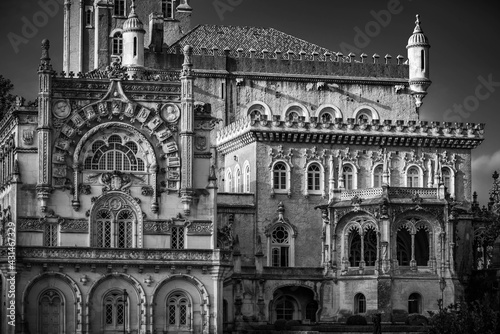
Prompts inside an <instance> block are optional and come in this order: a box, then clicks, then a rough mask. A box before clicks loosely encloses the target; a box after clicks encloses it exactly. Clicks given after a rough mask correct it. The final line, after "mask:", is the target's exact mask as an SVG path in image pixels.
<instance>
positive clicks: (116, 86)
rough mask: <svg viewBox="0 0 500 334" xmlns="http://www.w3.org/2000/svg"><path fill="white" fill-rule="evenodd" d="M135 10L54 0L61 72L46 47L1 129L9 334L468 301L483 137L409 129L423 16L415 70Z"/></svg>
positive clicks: (419, 77) (119, 3) (202, 324)
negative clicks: (34, 88) (474, 172)
mask: <svg viewBox="0 0 500 334" xmlns="http://www.w3.org/2000/svg"><path fill="white" fill-rule="evenodd" d="M136 2H137V3H138V4H139V3H140V6H137V7H136V5H135V3H134V1H129V0H115V1H90V0H85V1H80V2H79V3H78V2H77V1H70V0H67V1H65V5H64V6H65V7H64V10H65V22H64V64H63V68H64V72H62V73H60V74H56V73H55V72H54V71H53V69H52V64H51V61H50V57H49V42H48V41H44V42H43V43H42V57H41V62H40V65H39V68H38V77H39V83H40V84H39V97H38V102H37V104H36V105H34V106H24V105H23V103H22V101H19V103H18V105H17V107H16V108H15V109H14V110H12V111H11V112H10V113H9V114H8V116H7V117H5V118H4V119H3V120H2V121H1V123H0V143H1V150H0V162H1V163H0V167H1V172H0V177H1V179H0V180H1V181H2V187H1V193H0V205H1V209H2V211H1V212H2V231H3V236H4V238H3V240H2V242H3V246H2V248H1V251H2V253H1V259H2V262H3V263H5V265H4V267H3V270H2V287H3V294H2V303H3V305H9V303H10V300H11V299H9V298H10V297H9V296H8V293H7V292H8V286H9V283H8V281H7V278H9V277H10V275H15V279H16V289H17V291H16V298H15V305H16V314H17V316H16V324H17V325H16V327H15V328H13V327H12V326H8V324H7V323H6V322H5V320H4V319H8V318H7V315H8V314H9V310H7V309H6V308H4V309H3V311H2V312H3V313H4V314H2V320H1V321H2V322H1V326H2V329H1V331H2V332H5V333H14V330H15V332H16V333H122V332H123V331H124V330H125V331H126V332H130V333H171V332H172V333H183V332H186V333H187V332H192V333H221V332H222V331H223V330H225V331H233V330H238V329H245V328H248V327H250V326H255V325H262V324H267V323H273V322H274V321H276V320H277V319H287V320H292V319H293V320H299V321H301V322H302V323H304V324H307V323H331V322H341V321H344V320H345V319H346V317H348V316H349V315H351V314H363V315H369V314H370V313H374V312H382V313H383V320H384V321H399V320H400V319H401V317H400V316H401V315H403V316H404V314H407V313H421V314H426V312H425V311H427V310H435V309H437V299H438V298H439V296H443V298H444V299H445V302H446V303H449V302H452V301H454V300H455V299H456V298H457V297H458V296H459V295H460V294H461V293H462V290H463V285H462V282H461V280H460V279H461V277H462V276H461V274H460V273H461V270H462V269H463V268H464V266H467V265H470V263H469V262H470V261H469V259H468V257H467V256H465V255H464V254H467V252H469V251H470V250H471V249H472V244H471V243H465V242H464V241H465V240H468V239H467V236H468V234H469V233H470V228H462V227H463V226H466V227H467V226H469V227H470V224H471V223H470V217H468V216H467V215H466V214H463V212H465V211H461V210H460V208H462V207H463V209H467V207H468V206H470V202H471V150H472V149H473V148H475V147H476V146H477V145H479V144H480V143H481V141H482V140H483V125H481V124H478V125H475V124H469V123H468V124H462V123H456V124H451V123H444V124H443V123H438V122H431V123H429V122H426V121H421V120H420V119H419V113H418V111H419V107H420V106H421V104H422V100H423V98H424V97H425V95H426V92H427V88H428V87H429V85H430V83H431V82H430V79H429V47H430V46H429V43H428V40H427V38H426V36H425V35H424V33H423V32H422V29H421V27H420V22H419V20H418V18H417V22H416V24H415V28H414V32H413V34H411V36H410V39H409V41H408V45H407V46H406V47H407V49H408V56H407V58H408V59H407V60H406V61H405V58H404V57H403V56H400V55H398V56H397V57H395V59H394V60H392V59H391V56H389V55H386V56H385V57H384V59H380V56H378V55H376V54H375V55H373V56H372V57H370V58H368V57H367V55H365V54H362V55H354V54H349V55H342V54H341V53H335V52H332V51H329V50H327V49H325V48H322V47H320V46H317V45H315V44H312V43H308V42H305V41H303V40H301V39H298V38H295V37H293V36H290V35H287V34H285V33H283V32H280V31H277V30H275V29H272V28H256V27H237V26H213V25H200V26H197V27H195V28H193V29H191V30H190V18H191V13H192V9H191V7H190V6H189V5H188V3H187V1H186V0H182V1H160V0H157V1H153V0H147V1H146V0H144V1H140V2H139V1H136ZM144 22H145V23H146V24H144ZM459 203H460V205H459ZM10 222H13V223H14V224H15V232H16V242H17V246H16V254H17V259H16V261H17V263H16V266H15V268H9V265H8V264H9V263H8V255H9V248H8V247H7V246H8V245H9V240H8V235H7V231H8V227H9V223H10Z"/></svg>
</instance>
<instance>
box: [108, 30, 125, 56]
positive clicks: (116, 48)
mask: <svg viewBox="0 0 500 334" xmlns="http://www.w3.org/2000/svg"><path fill="white" fill-rule="evenodd" d="M111 42H112V45H111V54H112V55H113V56H121V55H122V54H123V35H122V33H121V32H120V31H118V32H116V33H115V34H114V35H113V38H112V39H111Z"/></svg>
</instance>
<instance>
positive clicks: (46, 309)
mask: <svg viewBox="0 0 500 334" xmlns="http://www.w3.org/2000/svg"><path fill="white" fill-rule="evenodd" d="M38 304H39V308H38V309H39V319H38V321H39V333H60V332H61V329H62V328H64V303H63V299H62V298H61V295H60V294H59V292H58V291H56V290H52V289H51V290H47V291H45V292H44V293H43V294H42V295H41V296H40V299H39V303H38Z"/></svg>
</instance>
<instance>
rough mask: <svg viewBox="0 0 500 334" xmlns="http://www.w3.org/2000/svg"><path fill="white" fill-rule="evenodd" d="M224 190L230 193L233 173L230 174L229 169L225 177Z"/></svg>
mask: <svg viewBox="0 0 500 334" xmlns="http://www.w3.org/2000/svg"><path fill="white" fill-rule="evenodd" d="M226 180H227V181H226V192H228V193H230V192H232V191H233V174H231V171H227V177H226Z"/></svg>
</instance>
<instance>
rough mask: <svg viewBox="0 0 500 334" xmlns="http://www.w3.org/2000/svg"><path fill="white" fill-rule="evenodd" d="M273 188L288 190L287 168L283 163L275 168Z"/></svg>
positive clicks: (279, 163) (277, 164)
mask: <svg viewBox="0 0 500 334" xmlns="http://www.w3.org/2000/svg"><path fill="white" fill-rule="evenodd" d="M273 188H274V189H278V190H284V189H287V188H288V184H287V168H286V165H285V164H284V163H283V162H278V163H276V164H275V165H274V168H273Z"/></svg>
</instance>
